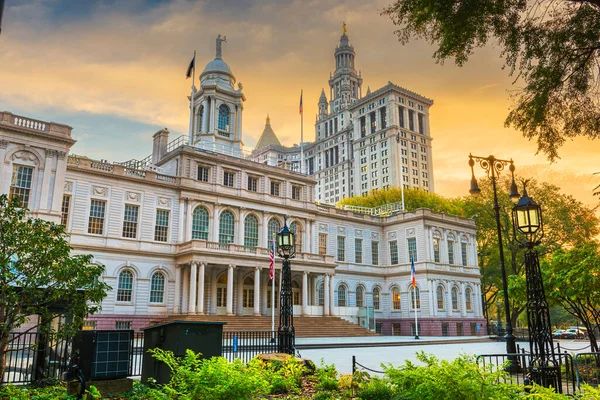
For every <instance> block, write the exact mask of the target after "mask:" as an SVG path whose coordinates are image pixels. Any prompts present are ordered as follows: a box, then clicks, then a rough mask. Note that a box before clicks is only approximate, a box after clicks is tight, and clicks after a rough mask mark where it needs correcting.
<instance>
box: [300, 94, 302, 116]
mask: <svg viewBox="0 0 600 400" xmlns="http://www.w3.org/2000/svg"><path fill="white" fill-rule="evenodd" d="M300 114H302V90H300Z"/></svg>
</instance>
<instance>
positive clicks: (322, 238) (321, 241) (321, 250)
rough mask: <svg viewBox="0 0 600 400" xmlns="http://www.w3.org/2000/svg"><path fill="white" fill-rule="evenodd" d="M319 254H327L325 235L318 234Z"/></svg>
mask: <svg viewBox="0 0 600 400" xmlns="http://www.w3.org/2000/svg"><path fill="white" fill-rule="evenodd" d="M319 254H321V255H324V254H327V234H326V233H319Z"/></svg>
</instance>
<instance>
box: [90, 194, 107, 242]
mask: <svg viewBox="0 0 600 400" xmlns="http://www.w3.org/2000/svg"><path fill="white" fill-rule="evenodd" d="M105 212H106V202H105V201H100V200H92V201H91V203H90V218H89V221H88V233H92V234H94V235H102V233H103V232H104V214H105Z"/></svg>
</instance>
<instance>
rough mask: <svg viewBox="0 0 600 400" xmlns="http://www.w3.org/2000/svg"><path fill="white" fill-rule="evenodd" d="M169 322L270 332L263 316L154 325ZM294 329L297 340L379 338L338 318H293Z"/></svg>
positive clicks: (186, 317)
mask: <svg viewBox="0 0 600 400" xmlns="http://www.w3.org/2000/svg"><path fill="white" fill-rule="evenodd" d="M169 321H202V322H227V324H226V325H225V326H224V327H223V331H225V332H233V331H270V330H271V317H264V316H260V317H254V316H242V317H237V316H226V315H172V316H170V317H168V318H164V319H162V320H160V321H159V320H156V321H154V323H164V322H169ZM154 323H151V324H149V325H154ZM278 324H279V316H277V315H276V316H275V330H277V325H278ZM294 329H295V331H296V337H297V338H314V337H360V336H379V334H377V333H375V332H371V331H369V330H368V329H365V328H362V327H360V326H359V325H356V324H353V323H351V322H348V321H346V320H344V319H341V318H338V317H294Z"/></svg>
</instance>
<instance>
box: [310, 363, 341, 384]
mask: <svg viewBox="0 0 600 400" xmlns="http://www.w3.org/2000/svg"><path fill="white" fill-rule="evenodd" d="M314 379H315V389H317V390H323V391H337V390H338V389H339V385H338V380H337V370H336V369H335V365H333V364H331V365H325V364H324V362H323V360H321V366H320V367H319V368H317V369H316V370H315V375H314Z"/></svg>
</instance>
